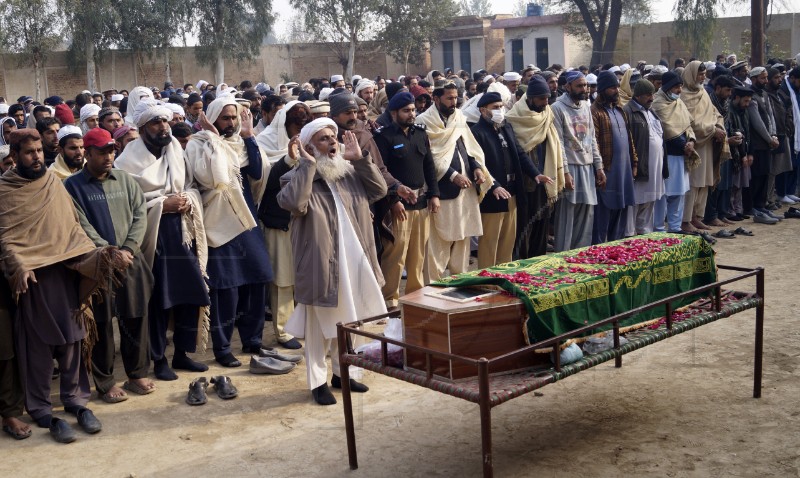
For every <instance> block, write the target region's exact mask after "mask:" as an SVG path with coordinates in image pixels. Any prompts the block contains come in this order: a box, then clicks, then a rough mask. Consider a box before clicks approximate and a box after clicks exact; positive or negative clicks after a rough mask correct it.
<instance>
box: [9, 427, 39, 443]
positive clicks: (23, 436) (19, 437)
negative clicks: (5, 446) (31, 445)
mask: <svg viewBox="0 0 800 478" xmlns="http://www.w3.org/2000/svg"><path fill="white" fill-rule="evenodd" d="M3 431H4V432H6V433H8V434H9V435H11V438H13V439H14V440H24V439H26V438H28V437H29V436H31V434H33V431H32V430H31V429H30V428H29V429H28V432H27V433H25V432H22V433H20V432H18V431H15V430H14V429H13V428H11V427H10V426H8V425H3Z"/></svg>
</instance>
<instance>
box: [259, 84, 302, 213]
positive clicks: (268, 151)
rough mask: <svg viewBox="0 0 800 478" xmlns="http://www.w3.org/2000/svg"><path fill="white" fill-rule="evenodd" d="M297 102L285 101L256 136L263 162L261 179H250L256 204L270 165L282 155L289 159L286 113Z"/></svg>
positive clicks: (265, 181) (265, 183)
mask: <svg viewBox="0 0 800 478" xmlns="http://www.w3.org/2000/svg"><path fill="white" fill-rule="evenodd" d="M298 103H300V102H299V101H296V100H295V101H290V102H288V103H286V105H285V106H284V107H283V108H281V109H280V110H279V111H278V113H276V114H275V117H274V118H273V119H272V122H271V123H270V124H269V125H268V126H267V127H266V128H264V131H262V132H261V133H259V134H258V136H256V143H258V147H259V149H260V150H261V160H262V162H263V167H262V173H261V179H259V180H254V179H250V187H251V188H252V190H253V199H254V200H255V202H256V205H258V204H259V203H260V202H261V199H262V198H263V197H264V190H265V189H266V188H267V179H268V178H269V172H270V171H271V170H272V166H274V165H275V163H276V162H278V161H280V160H281V158H284V157H285V158H286V161H290V160H289V157H288V156H287V154H288V153H289V141H290V140H291V138H290V137H289V134H288V133H287V132H286V115H287V114H289V110H290V109H292V107H294V106H295V105H297V104H298ZM287 164H289V163H287Z"/></svg>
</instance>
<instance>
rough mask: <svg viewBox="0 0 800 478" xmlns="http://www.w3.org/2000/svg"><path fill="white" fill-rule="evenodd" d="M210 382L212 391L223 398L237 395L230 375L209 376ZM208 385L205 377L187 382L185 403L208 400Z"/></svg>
mask: <svg viewBox="0 0 800 478" xmlns="http://www.w3.org/2000/svg"><path fill="white" fill-rule="evenodd" d="M211 384H212V385H214V391H216V392H217V396H219V398H221V399H223V400H230V399H232V398H236V397H238V396H239V390H238V389H237V388H236V387H235V386H234V385H233V382H231V378H230V377H227V376H224V375H219V376H216V377H211ZM208 385H209V382H208V381H207V380H206V378H205V377H200V378H198V379H196V380H192V383H190V384H189V394H188V395H187V396H186V403H188V404H189V405H192V406H196V405H205V403H206V402H208V395H207V394H206V390H207V389H208Z"/></svg>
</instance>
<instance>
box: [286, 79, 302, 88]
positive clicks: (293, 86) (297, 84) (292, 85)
mask: <svg viewBox="0 0 800 478" xmlns="http://www.w3.org/2000/svg"><path fill="white" fill-rule="evenodd" d="M285 85H286V87H287V88H289V89H290V90H291V89H292V88H296V87H297V86H300V83H298V82H296V81H290V82H289V83H285Z"/></svg>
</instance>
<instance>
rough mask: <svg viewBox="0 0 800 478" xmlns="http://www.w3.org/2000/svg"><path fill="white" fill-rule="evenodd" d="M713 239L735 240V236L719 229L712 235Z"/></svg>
mask: <svg viewBox="0 0 800 478" xmlns="http://www.w3.org/2000/svg"><path fill="white" fill-rule="evenodd" d="M714 237H718V238H720V239H735V238H736V234H734V233H732V232H731V231H729V230H727V229H720V230H719V231H717V232H715V233H714Z"/></svg>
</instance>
